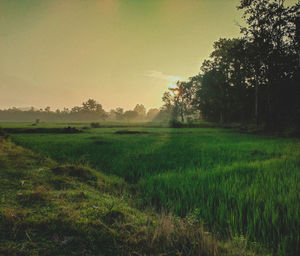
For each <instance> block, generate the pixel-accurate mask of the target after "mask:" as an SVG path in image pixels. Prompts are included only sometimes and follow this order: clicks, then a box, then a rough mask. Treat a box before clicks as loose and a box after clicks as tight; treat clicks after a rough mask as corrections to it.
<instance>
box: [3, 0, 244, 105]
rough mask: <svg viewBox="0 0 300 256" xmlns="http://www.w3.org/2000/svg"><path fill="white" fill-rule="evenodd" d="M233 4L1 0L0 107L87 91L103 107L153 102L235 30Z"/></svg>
mask: <svg viewBox="0 0 300 256" xmlns="http://www.w3.org/2000/svg"><path fill="white" fill-rule="evenodd" d="M237 3H238V1H237V0H214V1H208V0H184V1H183V0H147V1H146V0H130V1H125V0H89V1H83V0H72V1H61V0H44V1H40V0H26V1H19V0H1V1H0V12H1V22H0V35H1V44H0V52H1V58H0V91H1V93H0V108H8V107H12V106H16V107H29V106H34V107H37V108H42V107H45V106H50V107H51V109H56V108H63V107H71V106H74V105H78V104H80V103H81V102H84V101H85V100H87V99H89V98H94V99H96V100H97V101H99V102H100V103H101V104H102V105H103V107H104V108H105V109H106V110H109V109H111V108H115V107H119V106H120V107H123V108H125V109H130V108H132V107H134V106H135V104H137V103H142V104H144V105H145V107H146V108H151V107H160V106H161V105H162V101H161V95H162V93H163V92H164V91H166V90H167V89H168V87H171V88H175V87H176V82H177V81H178V80H186V79H188V78H189V77H190V76H192V75H194V74H196V73H198V72H199V68H200V65H201V63H202V62H203V60H204V59H205V58H207V57H208V56H209V53H210V52H211V49H212V44H213V42H214V41H216V40H217V39H218V38H220V37H233V36H237V35H238V34H239V27H238V26H237V25H236V24H235V21H237V22H240V20H241V19H240V13H239V12H238V11H237V10H236V8H235V7H236V5H237ZM146 91H147V93H145V92H146ZM16 92H22V93H16Z"/></svg>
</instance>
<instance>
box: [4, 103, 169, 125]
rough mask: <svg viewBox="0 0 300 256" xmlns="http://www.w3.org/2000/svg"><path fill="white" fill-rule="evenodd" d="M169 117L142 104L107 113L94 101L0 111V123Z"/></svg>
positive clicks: (123, 120) (158, 118)
mask: <svg viewBox="0 0 300 256" xmlns="http://www.w3.org/2000/svg"><path fill="white" fill-rule="evenodd" d="M168 119H169V117H168V116H166V115H161V114H160V110H159V109H157V108H152V109H149V110H148V111H147V110H146V108H145V107H144V106H143V105H142V104H137V105H136V106H135V108H134V109H133V110H127V111H124V109H123V108H116V109H112V110H110V111H109V112H106V111H105V110H104V109H103V108H102V105H101V104H100V103H98V102H97V101H96V100H94V99H89V100H87V101H86V102H83V103H82V105H81V106H75V107H73V108H71V109H68V108H64V109H63V110H59V109H57V110H55V111H52V110H51V108H50V107H46V108H45V109H35V108H33V107H31V108H30V109H28V110H22V109H18V108H16V107H13V108H9V109H4V110H0V121H5V122H10V121H11V122H15V121H19V122H34V123H39V122H40V121H42V122H57V121H65V122H74V121H90V122H100V121H119V122H134V121H136V122H137V121H166V120H168Z"/></svg>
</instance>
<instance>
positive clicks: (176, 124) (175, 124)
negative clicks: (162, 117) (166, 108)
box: [169, 119, 183, 128]
mask: <svg viewBox="0 0 300 256" xmlns="http://www.w3.org/2000/svg"><path fill="white" fill-rule="evenodd" d="M169 126H170V127H172V128H182V127H183V123H182V122H180V121H178V120H177V119H171V120H170V121H169Z"/></svg>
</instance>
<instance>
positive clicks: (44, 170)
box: [0, 140, 255, 256]
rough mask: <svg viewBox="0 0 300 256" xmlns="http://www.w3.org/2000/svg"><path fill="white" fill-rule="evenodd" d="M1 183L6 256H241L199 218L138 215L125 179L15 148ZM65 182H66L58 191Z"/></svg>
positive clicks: (2, 148)
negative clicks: (93, 182) (211, 231)
mask: <svg viewBox="0 0 300 256" xmlns="http://www.w3.org/2000/svg"><path fill="white" fill-rule="evenodd" d="M4 166H5V168H4ZM58 178H59V179H58ZM0 180H1V186H0V194H1V198H0V254H1V255H9V256H11V255H25V256H38V255H49V256H50V255H62V256H64V255H65V256H67V255H91V256H92V255H124V256H125V255H166V254H168V255H204V256H210V255H215V256H222V255H224V256H225V255H232V256H238V255H240V250H239V247H238V246H236V245H229V246H228V245H227V244H226V246H225V245H224V246H223V245H222V244H219V243H217V242H216V241H215V240H214V239H212V237H211V236H210V235H209V234H207V233H206V232H204V229H203V226H202V225H201V223H199V222H197V221H196V220H194V219H192V218H186V219H182V218H176V217H174V216H172V215H164V214H160V215H156V214H149V213H148V214H146V213H142V212H141V211H139V210H137V209H135V208H134V207H130V206H129V204H131V205H133V202H132V201H131V200H130V199H129V196H128V197H126V195H128V194H127V193H128V191H127V190H123V191H122V193H119V194H117V193H116V191H118V190H119V188H120V187H123V185H124V181H122V180H121V179H119V178H117V177H113V176H111V177H108V176H105V175H104V174H101V173H99V172H95V171H93V170H91V169H89V168H86V167H85V168H84V167H82V166H76V165H75V166H74V165H59V166H58V165H57V163H55V162H53V161H51V160H49V159H45V158H42V157H40V156H38V155H35V154H33V153H32V152H30V151H28V150H24V149H23V148H21V147H17V146H16V145H14V144H13V143H11V142H9V141H7V140H3V141H1V144H0ZM58 180H63V181H64V182H63V183H61V184H59V186H58V187H57V182H58ZM91 180H92V181H95V180H97V182H98V186H97V187H95V186H94V185H90V184H89V181H91ZM51 181H52V182H51ZM64 184H68V186H64ZM239 245H240V243H239ZM229 248H230V249H229ZM237 250H238V251H237ZM229 251H230V254H228V252H229ZM242 253H243V255H249V256H254V255H255V254H254V253H251V251H250V250H248V249H246V248H245V249H242Z"/></svg>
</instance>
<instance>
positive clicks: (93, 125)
mask: <svg viewBox="0 0 300 256" xmlns="http://www.w3.org/2000/svg"><path fill="white" fill-rule="evenodd" d="M91 127H92V128H100V127H101V125H100V123H91Z"/></svg>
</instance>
